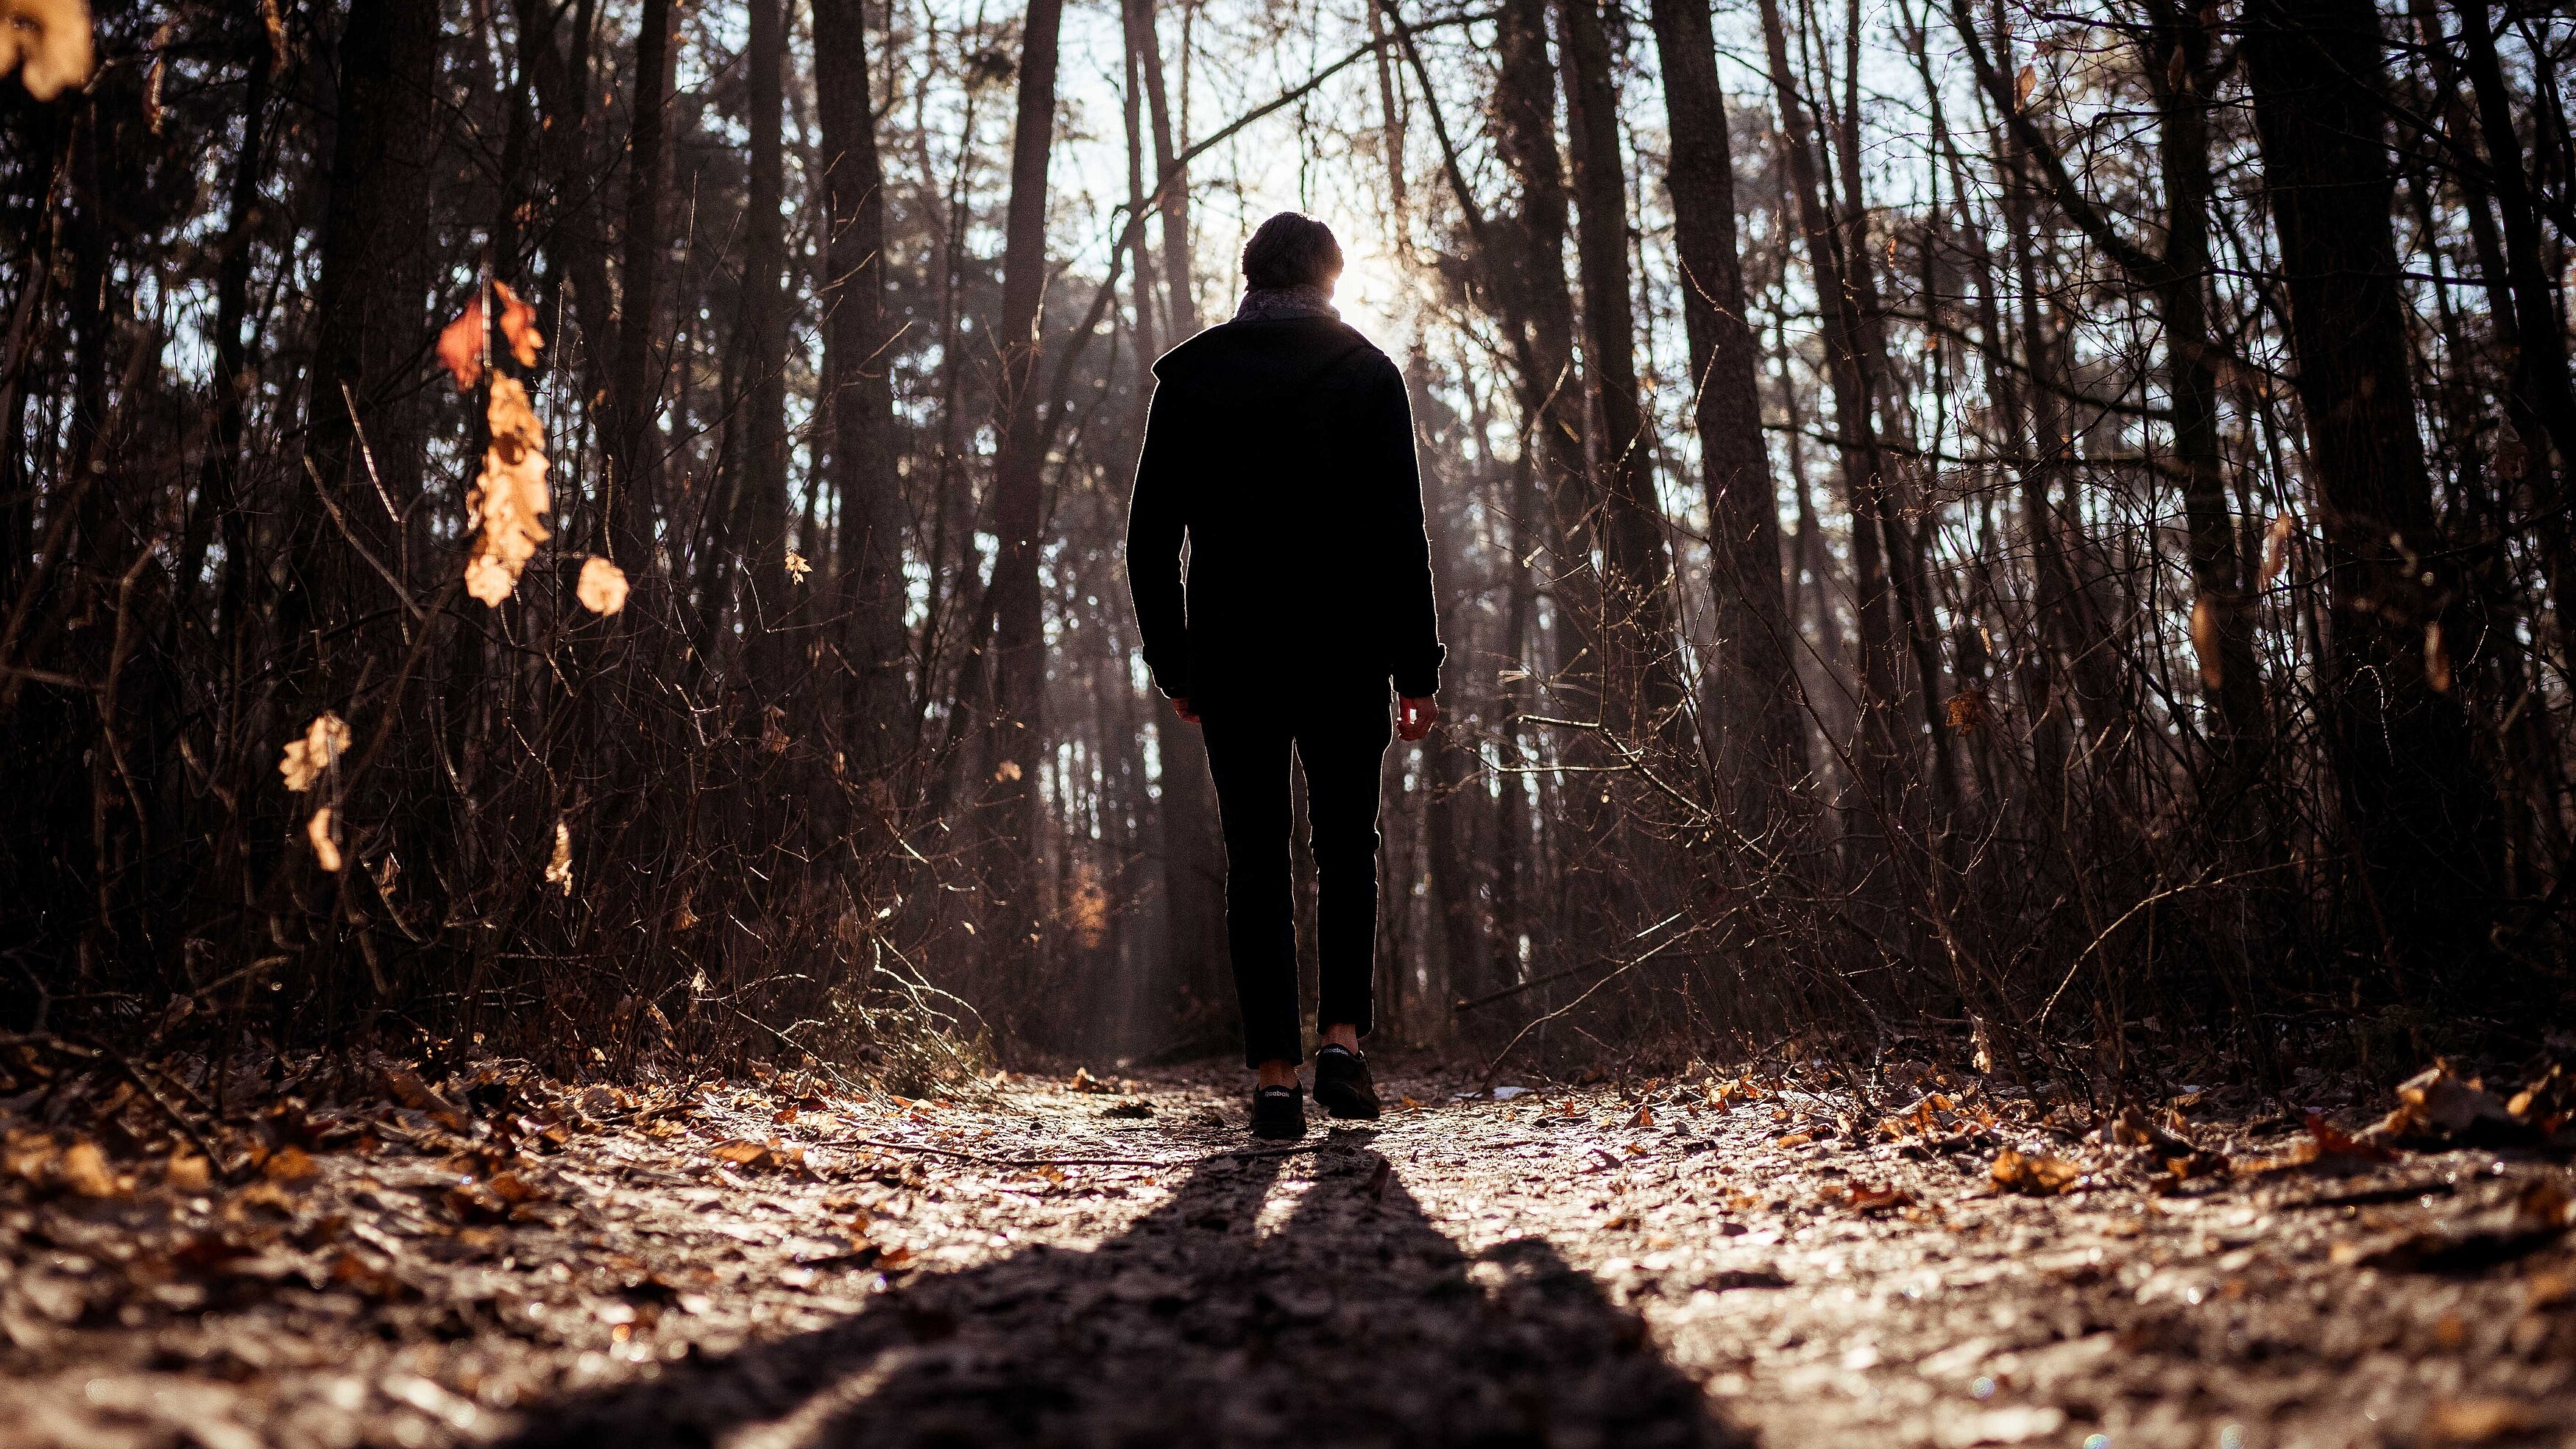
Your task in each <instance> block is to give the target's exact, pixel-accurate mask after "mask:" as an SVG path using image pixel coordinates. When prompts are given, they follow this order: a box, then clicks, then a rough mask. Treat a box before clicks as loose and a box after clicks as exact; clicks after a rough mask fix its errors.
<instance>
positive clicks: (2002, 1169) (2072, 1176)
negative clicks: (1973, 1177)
mask: <svg viewBox="0 0 2576 1449" xmlns="http://www.w3.org/2000/svg"><path fill="white" fill-rule="evenodd" d="M1993 1176H1994V1180H1995V1186H1997V1187H1999V1188H2002V1189H2003V1190H2004V1191H2006V1192H2017V1193H2021V1194H2023V1195H2024V1196H2027V1197H2055V1196H2057V1195H2058V1194H2059V1193H2062V1192H2064V1191H2066V1190H2067V1189H2068V1188H2070V1187H2073V1186H2074V1185H2075V1184H2076V1183H2078V1182H2080V1181H2082V1180H2083V1177H2084V1169H2083V1168H2081V1167H2078V1166H2076V1165H2075V1164H2074V1163H2072V1162H2069V1161H2067V1160H2066V1159H2065V1158H2062V1157H2056V1156H2052V1155H2050V1154H2049V1153H2046V1152H2040V1151H2031V1152H2023V1151H2020V1150H2018V1149H2016V1148H2011V1147H2007V1148H2005V1149H2004V1150H2003V1151H2001V1152H1998V1153H1996V1154H1995V1165H1994V1169H1993Z"/></svg>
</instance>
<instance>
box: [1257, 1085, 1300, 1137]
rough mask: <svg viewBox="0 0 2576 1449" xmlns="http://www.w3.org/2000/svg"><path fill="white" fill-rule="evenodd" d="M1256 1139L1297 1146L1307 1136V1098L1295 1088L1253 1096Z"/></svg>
mask: <svg viewBox="0 0 2576 1449" xmlns="http://www.w3.org/2000/svg"><path fill="white" fill-rule="evenodd" d="M1252 1135H1253V1136H1255V1137H1259V1138H1261V1139H1263V1140H1264V1141H1269V1142H1294V1141H1296V1140H1297V1139H1298V1138H1300V1137H1303V1136H1305V1135H1306V1094H1305V1093H1304V1092H1301V1091H1299V1090H1298V1089H1297V1088H1295V1087H1263V1088H1261V1089H1260V1090H1258V1091H1256V1092H1254V1093H1253V1094H1252Z"/></svg>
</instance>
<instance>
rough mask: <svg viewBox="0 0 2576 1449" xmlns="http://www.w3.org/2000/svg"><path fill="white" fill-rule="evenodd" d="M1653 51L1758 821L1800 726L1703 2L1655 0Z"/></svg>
mask: <svg viewBox="0 0 2576 1449" xmlns="http://www.w3.org/2000/svg"><path fill="white" fill-rule="evenodd" d="M1653 15H1654V25H1655V50H1656V56H1657V58H1658V60H1659V61H1660V62H1661V68H1662V72H1663V91H1664V114H1665V118H1666V120H1667V121H1668V122H1669V129H1670V134H1671V138H1672V158H1671V170H1670V172H1669V174H1668V176H1667V185H1668V186H1669V187H1670V188H1671V191H1672V206H1673V241H1674V249H1675V251H1676V252H1677V253H1678V254H1679V256H1680V260H1681V270H1682V275H1681V294H1682V295H1681V301H1682V326H1683V329H1684V331H1685V332H1686V333H1687V334H1688V338H1689V343H1690V359H1691V384H1692V388H1693V398H1694V406H1693V421H1694V422H1695V423H1696V424H1697V425H1698V429H1699V448H1700V467H1701V470H1702V476H1703V481H1704V483H1705V486H1706V488H1707V494H1708V522H1709V558H1710V567H1711V569H1712V570H1713V584H1714V588H1713V593H1714V596H1715V604H1716V617H1715V620H1714V627H1713V629H1712V633H1713V634H1714V635H1715V638H1714V639H1713V640H1712V641H1711V643H1710V647H1709V662H1708V664H1707V665H1706V669H1707V674H1708V688H1707V691H1706V694H1707V697H1708V701H1709V703H1708V707H1707V708H1708V713H1709V715H1710V716H1711V720H1712V723H1713V725H1714V726H1715V733H1716V735H1717V739H1718V743H1719V751H1718V759H1719V762H1720V764H1721V766H1722V768H1723V769H1724V771H1725V773H1726V775H1727V776H1728V777H1730V778H1731V779H1732V780H1733V782H1734V785H1735V799H1734V804H1735V808H1736V809H1737V810H1738V811H1739V812H1741V813H1742V814H1743V815H1744V816H1745V817H1746V818H1747V819H1748V821H1750V820H1759V819H1761V818H1763V817H1764V816H1766V815H1768V814H1769V813H1771V812H1772V811H1774V810H1777V809H1779V808H1780V807H1781V805H1782V804H1783V803H1784V802H1783V801H1782V800H1781V799H1780V798H1779V796H1780V795H1781V794H1782V793H1783V792H1785V791H1786V790H1788V789H1789V788H1790V787H1792V786H1793V785H1794V784H1795V783H1796V782H1797V781H1798V780H1799V779H1800V778H1801V777H1802V776H1804V775H1805V773H1806V767H1807V762H1806V750H1807V744H1806V721H1805V718H1804V711H1803V709H1802V708H1801V706H1800V701H1799V698H1798V694H1799V691H1798V678H1797V671H1796V669H1795V667H1794V665H1793V663H1792V660H1791V655H1790V649H1791V640H1792V637H1793V630H1792V627H1791V624H1790V620H1789V609H1788V603H1787V599H1786V597H1785V595H1784V593H1783V591H1782V586H1781V576H1780V503H1779V497H1778V495H1777V493H1776V491H1775V490H1774V489H1773V487H1772V482H1771V454H1770V449H1769V447H1768V446H1767V445H1765V444H1764V442H1763V440H1762V394H1761V389H1760V384H1759V382H1758V381H1757V379H1756V375H1755V367H1754V349H1755V343H1754V340H1753V329H1752V327H1751V325H1750V324H1749V322H1748V321H1747V319H1746V316H1745V310H1744V268H1743V264H1742V261H1741V259H1740V258H1739V257H1738V255H1737V251H1736V234H1735V216H1736V204H1735V159H1734V157H1733V156H1732V155H1731V154H1730V147H1729V138H1728V132H1727V116H1726V96H1725V92H1724V91H1723V90H1722V89H1721V87H1720V86H1719V84H1718V76H1717V42H1716V37H1715V35H1714V33H1713V31H1712V29H1711V26H1710V23H1709V11H1708V5H1707V3H1706V0H1654V3H1653Z"/></svg>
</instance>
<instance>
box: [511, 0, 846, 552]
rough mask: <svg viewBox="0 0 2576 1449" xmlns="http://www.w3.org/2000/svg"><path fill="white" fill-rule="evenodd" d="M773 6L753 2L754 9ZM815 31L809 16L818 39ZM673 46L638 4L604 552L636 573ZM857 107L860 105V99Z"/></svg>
mask: <svg viewBox="0 0 2576 1449" xmlns="http://www.w3.org/2000/svg"><path fill="white" fill-rule="evenodd" d="M540 3H542V0H540ZM774 3H775V0H753V8H754V9H755V10H757V9H759V8H761V7H763V6H765V5H770V4H774ZM823 3H825V4H828V3H829V0H823ZM818 8H819V7H818ZM822 28H823V27H822V22H821V19H820V16H819V14H818V16H817V19H816V24H815V29H816V31H817V34H818V36H819V33H820V32H821V30H822ZM676 49H677V47H675V46H673V45H672V44H671V0H644V4H643V9H642V11H641V13H640V14H639V15H638V16H637V19H636V30H635V128H634V131H633V134H632V135H631V136H630V138H629V140H628V142H627V148H626V236H625V243H626V245H625V257H624V260H623V261H622V262H621V264H620V267H619V282H620V295H619V298H618V309H617V310H618V327H617V362H616V367H615V370H614V373H613V374H612V377H611V381H610V383H609V389H610V398H611V400H612V401H613V402H614V404H615V407H614V410H613V414H612V429H613V436H612V437H611V439H610V448H611V452H610V459H611V466H612V467H613V468H614V469H615V472H614V474H613V475H612V477H611V480H610V486H611V488H612V489H613V490H614V497H615V503H614V504H613V506H612V509H611V514H612V518H613V523H612V526H611V530H610V546H611V547H612V548H613V549H614V550H615V552H616V555H617V560H618V562H619V563H620V564H622V565H623V566H624V567H625V568H627V569H628V570H629V571H631V572H634V573H637V574H639V575H640V574H641V573H642V572H643V571H645V570H647V569H650V568H651V567H652V566H653V509H654V504H655V502H656V501H657V499H658V496H659V494H660V492H661V486H660V480H661V473H662V431H661V428H660V426H659V425H658V423H657V421H656V420H657V418H658V417H659V415H660V413H661V404H662V374H661V369H660V367H659V365H658V363H657V359H656V358H655V356H654V343H655V342H656V341H658V340H659V338H660V333H659V331H658V323H659V319H660V316H661V306H660V303H661V273H662V245H663V242H662V209H663V208H662V193H663V192H664V191H665V190H666V189H668V187H669V185H670V152H669V147H668V145H667V144H666V142H665V140H664V137H665V135H666V117H665V115H664V112H665V111H666V110H668V108H669V106H670V94H671V75H672V61H673V58H674V53H675V51H676ZM817 49H818V52H819V49H820V41H819V39H818V41H817ZM817 65H818V68H819V65H820V62H819V60H818V62H817ZM862 71H863V73H864V66H863V67H862ZM861 104H862V108H864V105H865V100H864V97H863V98H862V101H861ZM754 144H755V146H756V145H757V142H755V143H754Z"/></svg>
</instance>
